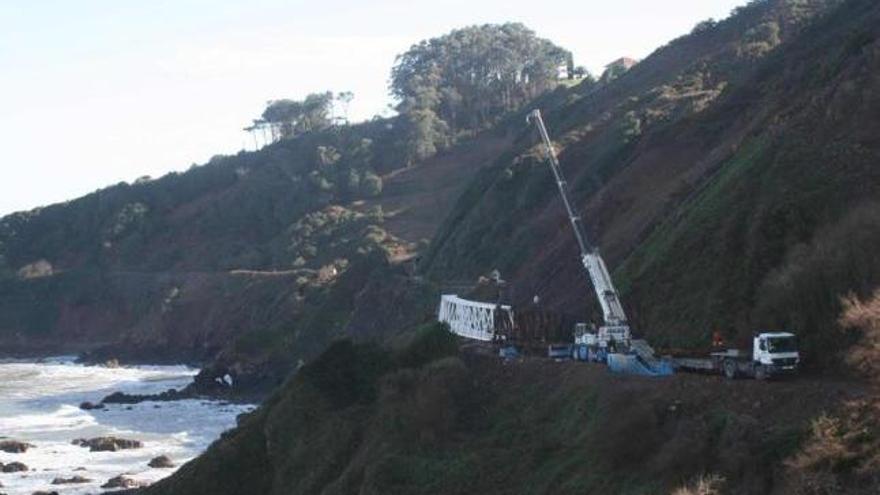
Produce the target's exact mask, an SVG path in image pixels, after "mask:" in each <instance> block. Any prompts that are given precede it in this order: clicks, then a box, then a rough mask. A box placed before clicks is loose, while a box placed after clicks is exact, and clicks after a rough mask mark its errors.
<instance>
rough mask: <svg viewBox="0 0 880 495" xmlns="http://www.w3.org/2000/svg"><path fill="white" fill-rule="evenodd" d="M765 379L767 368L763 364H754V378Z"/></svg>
mask: <svg viewBox="0 0 880 495" xmlns="http://www.w3.org/2000/svg"><path fill="white" fill-rule="evenodd" d="M766 379H767V368H765V367H764V365H763V364H759V365H757V366H755V380H766Z"/></svg>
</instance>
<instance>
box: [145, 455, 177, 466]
mask: <svg viewBox="0 0 880 495" xmlns="http://www.w3.org/2000/svg"><path fill="white" fill-rule="evenodd" d="M147 465H148V466H150V467H151V468H173V467H174V462H172V461H171V458H170V457H168V456H167V455H160V456H159V457H155V458H153V459H152V460H151V461H150V462H149V463H147Z"/></svg>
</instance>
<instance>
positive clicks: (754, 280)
mask: <svg viewBox="0 0 880 495" xmlns="http://www.w3.org/2000/svg"><path fill="white" fill-rule="evenodd" d="M839 4H841V2H833V1H818V0H817V1H794V0H769V1H758V2H752V3H750V4H749V5H748V6H746V7H743V8H740V9H738V10H737V12H736V14H735V15H734V16H732V17H731V18H729V19H727V20H724V21H721V22H719V23H714V24H713V23H706V24H701V25H700V26H698V27H697V28H695V30H694V32H693V33H691V34H690V35H688V36H684V37H682V38H680V39H677V40H675V41H672V42H671V43H669V44H668V45H667V46H664V47H663V48H660V49H659V50H657V51H656V52H655V53H654V54H652V55H651V56H650V57H648V58H647V59H645V60H644V61H642V62H641V63H639V64H638V65H636V66H635V67H633V68H632V69H631V70H630V71H629V72H627V73H625V74H624V75H623V76H621V77H620V78H618V79H617V80H615V81H613V82H612V83H611V84H608V85H605V86H602V85H600V86H598V87H596V86H592V85H584V86H583V87H577V88H574V89H572V90H570V91H567V92H563V91H558V92H557V93H556V94H554V95H552V96H551V97H548V98H546V99H544V100H542V101H539V102H538V106H539V107H541V108H542V109H543V110H544V113H545V119H546V120H547V122H548V123H549V125H550V132H551V134H552V135H553V136H554V137H555V138H556V141H557V145H558V147H559V148H560V150H561V157H560V158H561V162H562V166H563V168H564V169H565V173H566V174H567V178H568V180H569V184H570V186H571V188H572V190H573V194H574V195H575V203H576V204H577V205H578V206H579V209H580V210H581V212H582V214H583V217H584V219H585V221H586V223H587V225H588V229H589V230H590V231H591V232H593V233H594V234H595V235H594V236H593V237H594V239H595V240H596V241H598V244H599V245H600V246H601V248H602V249H603V253H604V254H605V256H606V258H607V259H608V261H609V262H610V264H611V265H612V266H613V267H614V269H615V273H616V276H617V278H618V280H619V282H620V286H621V287H620V288H621V290H622V292H623V295H624V302H625V303H626V305H627V309H628V311H629V313H630V314H631V316H632V319H633V320H634V322H635V323H636V326H637V328H638V330H639V331H641V332H643V333H645V334H647V336H648V337H649V338H651V339H652V341H654V342H655V343H656V344H657V345H674V346H682V345H685V346H687V345H705V344H706V343H707V342H708V337H709V335H710V334H711V332H712V331H713V330H715V329H719V330H722V331H723V332H725V333H726V334H727V336H728V338H729V339H730V340H735V339H736V338H739V337H743V336H748V335H750V334H751V333H752V332H753V331H754V330H756V329H758V328H762V327H765V326H767V327H786V328H791V329H792V330H793V331H796V332H798V333H799V334H800V335H802V336H803V340H804V347H805V350H806V351H807V353H808V356H809V361H810V362H812V363H814V364H815V363H817V362H819V361H820V359H821V358H824V357H826V356H828V355H830V354H829V353H828V352H822V353H819V352H818V351H819V350H823V351H827V350H829V348H828V347H827V346H829V345H831V346H832V347H831V349H839V348H840V347H841V344H845V343H846V339H840V338H838V337H836V335H835V332H830V331H829V329H831V328H833V327H834V326H835V325H834V320H835V318H836V317H837V315H838V314H839V310H840V305H839V302H838V300H839V298H840V297H841V296H842V295H844V294H846V293H847V292H848V291H850V290H852V291H856V292H857V293H864V292H865V291H868V290H870V289H871V287H872V286H874V285H876V284H877V283H880V278H878V275H880V272H878V265H877V261H876V257H872V256H871V255H870V254H869V253H871V252H873V251H874V250H875V249H876V246H877V245H878V244H877V242H878V240H880V237H878V231H877V227H876V226H877V225H878V223H877V222H876V221H872V219H876V218H877V210H876V207H874V206H872V200H873V198H876V197H877V193H878V187H880V177H878V172H877V168H876V163H877V161H878V158H880V146H878V145H880V143H878V141H877V138H876V136H877V133H876V129H877V128H878V124H880V121H878V117H880V112H878V109H880V107H878V105H880V99H878V96H880V90H878V86H880V82H878V76H877V74H878V70H877V67H878V63H880V59H878V50H880V41H878V29H880V22H878V19H880V17H878V16H880V8H878V6H877V4H876V3H875V2H869V1H849V2H844V3H843V5H842V6H841V7H839V8H838V7H837V6H838V5H839ZM518 118H519V117H518ZM520 126H522V127H520V129H525V126H524V125H523V124H520ZM535 143H536V140H535V136H534V134H533V132H532V131H531V130H528V131H526V130H523V131H521V135H520V137H519V139H518V141H517V144H516V145H515V147H514V149H513V150H511V152H510V153H508V154H507V155H505V156H503V157H502V158H501V159H499V160H498V161H497V162H496V163H495V164H493V166H492V167H491V168H488V169H486V170H485V171H484V172H482V173H481V174H480V175H479V177H478V178H477V179H476V180H475V182H474V184H473V185H472V186H471V187H470V188H469V189H468V190H467V191H466V192H465V194H464V195H463V196H462V199H461V200H460V202H459V204H457V205H456V207H455V209H454V210H453V213H452V214H451V215H450V217H449V219H448V220H447V222H446V223H445V225H444V227H443V228H442V229H441V231H440V233H439V234H438V237H437V238H436V239H435V242H434V243H433V245H432V249H431V251H430V253H429V254H428V255H427V256H426V259H425V269H426V270H427V271H428V272H429V273H431V274H432V275H433V276H435V277H437V278H438V279H443V278H445V277H451V278H453V279H462V278H472V277H476V276H477V275H479V274H484V273H487V272H489V271H490V270H492V269H494V268H498V269H500V270H501V272H502V275H503V276H504V278H505V279H507V280H508V281H510V282H511V286H512V294H513V295H512V297H513V298H514V302H524V301H530V300H531V299H532V297H533V296H534V295H535V294H537V295H539V296H541V300H542V301H543V304H546V305H549V306H550V307H552V308H553V309H557V310H562V311H566V312H571V313H575V314H578V313H580V314H582V313H583V311H585V310H587V311H588V310H591V309H593V308H591V307H589V304H590V303H588V301H589V299H590V298H589V297H588V294H589V293H590V292H589V290H588V286H587V282H586V280H585V277H584V276H583V274H582V273H583V272H582V269H581V268H580V266H578V265H579V262H578V256H577V252H576V245H575V243H574V240H573V237H572V235H571V232H570V229H569V228H568V226H567V223H566V219H565V217H564V215H563V214H562V209H561V204H560V202H559V200H558V197H557V196H556V192H555V188H554V187H553V184H552V181H551V177H550V173H549V171H548V170H547V169H546V167H545V166H544V165H543V164H542V163H541V161H540V159H539V154H538V150H537V147H536V146H535ZM832 246H833V247H832ZM855 267H858V268H857V269H856V268H855ZM593 315H594V316H593V319H594V320H597V319H598V318H599V317H598V316H597V315H596V312H595V311H593Z"/></svg>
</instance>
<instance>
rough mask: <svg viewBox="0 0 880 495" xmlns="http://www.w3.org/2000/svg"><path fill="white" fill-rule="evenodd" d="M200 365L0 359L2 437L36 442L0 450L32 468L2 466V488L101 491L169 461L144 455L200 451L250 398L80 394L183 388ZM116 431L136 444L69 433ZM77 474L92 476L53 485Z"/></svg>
mask: <svg viewBox="0 0 880 495" xmlns="http://www.w3.org/2000/svg"><path fill="white" fill-rule="evenodd" d="M197 372H198V370H196V369H193V368H188V367H186V366H139V367H122V368H104V367H97V366H82V365H78V364H75V363H74V362H73V359H72V358H65V357H61V358H53V359H49V360H43V361H41V362H33V361H30V362H28V361H0V438H2V437H6V438H8V439H13V440H21V441H24V442H28V443H31V444H33V445H35V447H32V448H31V449H29V450H28V451H27V452H26V453H23V454H8V453H5V452H0V463H9V462H13V461H19V462H23V463H24V464H26V465H27V466H28V467H29V468H30V471H27V472H21V473H0V483H2V484H3V487H2V488H0V493H6V494H8V495H19V494H28V495H30V494H31V493H33V492H34V491H38V490H45V491H57V492H59V493H61V494H84V493H101V492H103V491H105V490H103V489H101V488H100V485H102V484H104V483H106V482H107V480H108V479H110V478H112V477H114V476H118V475H120V474H127V475H129V476H130V477H132V478H134V479H137V480H143V481H147V482H154V481H156V480H158V479H161V478H163V477H165V476H168V475H170V474H171V473H173V472H174V470H175V469H153V468H150V467H148V466H147V463H148V462H149V461H150V459H152V458H154V457H156V456H159V455H167V456H168V457H170V458H171V459H172V460H173V461H174V463H175V464H177V466H180V465H181V464H183V463H184V462H186V461H188V460H190V459H192V458H193V457H195V456H197V455H198V454H199V453H200V452H202V451H204V450H205V449H206V448H207V447H208V445H210V443H211V442H213V441H214V440H216V439H217V438H218V437H219V436H220V434H221V433H222V432H223V431H224V430H227V429H229V428H231V427H233V426H234V425H235V418H236V416H237V415H238V414H240V413H242V412H245V411H250V410H252V409H253V407H254V406H250V405H240V404H228V403H224V402H219V401H208V400H182V401H172V402H142V403H140V404H134V405H125V404H118V405H108V406H107V409H106V410H93V411H83V410H81V409H80V408H79V404H80V403H82V402H84V401H91V402H98V401H100V400H101V399H102V398H103V397H104V396H106V395H108V394H110V393H112V392H115V391H117V390H120V391H123V392H127V393H132V394H152V393H158V392H162V391H164V390H167V389H169V388H181V387H183V386H185V385H186V384H188V383H189V382H190V381H191V380H192V377H193V376H194V375H195V374H196V373H197ZM99 436H116V437H121V438H126V439H134V440H140V441H142V442H143V443H144V447H143V448H141V449H133V450H122V451H118V452H89V449H87V448H82V447H78V446H76V445H72V444H71V441H72V440H73V439H75V438H93V437H99ZM75 475H79V476H83V477H86V478H89V479H91V480H93V481H92V482H91V483H85V484H77V485H52V484H51V482H52V480H53V479H55V478H59V477H60V478H70V477H72V476H75Z"/></svg>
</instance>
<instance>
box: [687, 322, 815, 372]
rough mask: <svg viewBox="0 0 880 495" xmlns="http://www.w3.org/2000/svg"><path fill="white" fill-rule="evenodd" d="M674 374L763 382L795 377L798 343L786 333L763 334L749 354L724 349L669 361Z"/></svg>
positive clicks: (754, 340) (755, 338) (757, 337)
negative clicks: (717, 376) (740, 378)
mask: <svg viewBox="0 0 880 495" xmlns="http://www.w3.org/2000/svg"><path fill="white" fill-rule="evenodd" d="M670 359H671V361H672V366H673V368H674V369H676V370H682V371H698V372H706V373H717V374H721V375H724V376H725V377H727V378H728V379H731V380H732V379H734V378H737V377H749V378H755V379H758V380H765V379H767V378H770V377H772V376H778V375H787V374H794V373H796V372H797V369H798V366H799V365H800V353H799V352H798V349H797V339H796V338H795V335H794V334H792V333H789V332H763V333H759V334H757V335H755V337H754V338H753V339H752V349H751V351H745V350H741V349H727V350H724V351H719V352H712V353H710V354H709V356H707V357H672V358H670Z"/></svg>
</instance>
